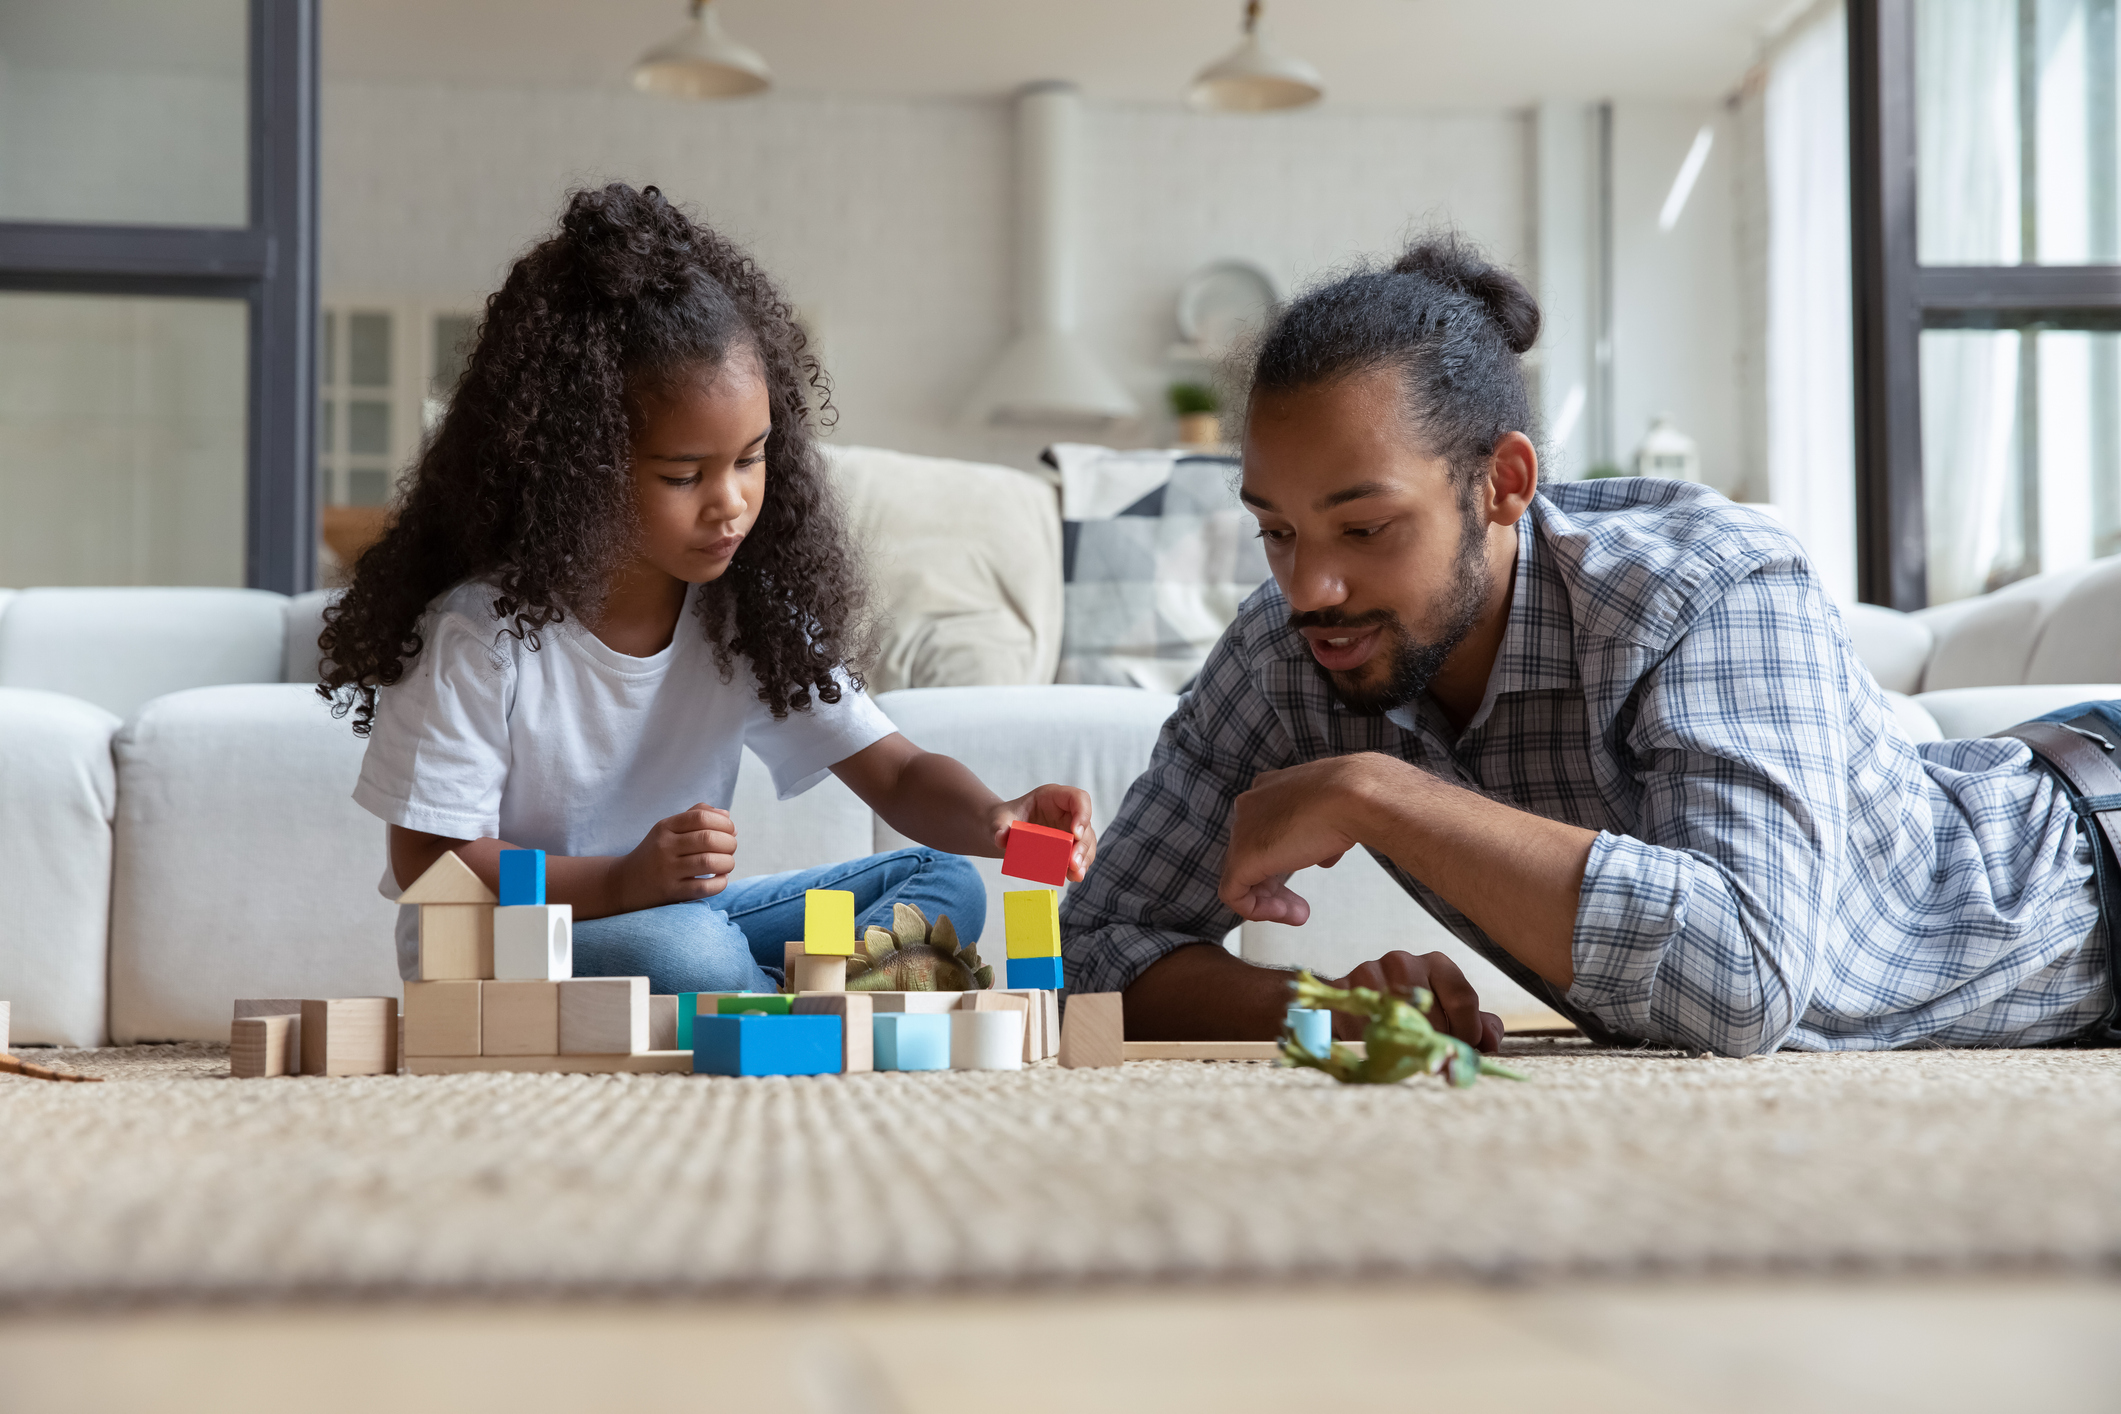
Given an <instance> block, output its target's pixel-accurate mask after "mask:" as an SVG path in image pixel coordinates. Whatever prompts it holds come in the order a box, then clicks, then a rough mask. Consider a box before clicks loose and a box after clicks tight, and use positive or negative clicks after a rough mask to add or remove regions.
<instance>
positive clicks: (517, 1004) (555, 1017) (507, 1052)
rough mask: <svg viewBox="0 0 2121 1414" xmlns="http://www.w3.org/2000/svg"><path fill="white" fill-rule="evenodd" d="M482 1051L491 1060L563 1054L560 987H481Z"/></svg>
mask: <svg viewBox="0 0 2121 1414" xmlns="http://www.w3.org/2000/svg"><path fill="white" fill-rule="evenodd" d="M479 1013H480V1015H479V1027H480V1031H479V1050H480V1053H481V1054H483V1055H488V1056H556V1055H558V1054H559V1053H560V984H559V983H557V982H482V983H480V984H479Z"/></svg>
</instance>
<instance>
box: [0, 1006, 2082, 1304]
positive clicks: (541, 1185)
mask: <svg viewBox="0 0 2121 1414" xmlns="http://www.w3.org/2000/svg"><path fill="white" fill-rule="evenodd" d="M1510 1050H1511V1055H1512V1061H1513V1063H1514V1064H1516V1065H1517V1066H1518V1067H1519V1068H1521V1069H1522V1070H1523V1071H1524V1072H1525V1073H1526V1074H1527V1075H1529V1076H1530V1082H1529V1083H1527V1084H1521V1085H1520V1084H1512V1083H1510V1082H1507V1081H1501V1080H1484V1081H1482V1082H1481V1083H1480V1084H1479V1085H1478V1086H1477V1087H1476V1088H1474V1089H1472V1090H1470V1091H1451V1090H1447V1089H1445V1088H1444V1087H1443V1086H1442V1085H1440V1084H1438V1083H1434V1082H1409V1083H1406V1084H1402V1085H1398V1086H1391V1087H1352V1086H1349V1087H1343V1086H1337V1085H1335V1084H1334V1083H1333V1082H1332V1081H1330V1080H1328V1079H1327V1078H1326V1077H1324V1076H1322V1075H1317V1074H1314V1073H1309V1072H1297V1071H1285V1070H1279V1069H1277V1068H1275V1067H1272V1066H1268V1065H1256V1064H1255V1065H1248V1064H1209V1065H1203V1064H1187V1063H1151V1064H1132V1065H1128V1066H1125V1067H1122V1068H1119V1069H1113V1070H1097V1071H1067V1070H1062V1069H1060V1068H1058V1067H1057V1066H1055V1065H1053V1064H1051V1063H1047V1064H1045V1065H1041V1066H1039V1067H1036V1068H1033V1069H1030V1070H1026V1071H1023V1072H1021V1073H972V1072H945V1073H937V1074H926V1075H861V1076H849V1077H826V1078H819V1079H793V1080H791V1079H764V1080H709V1079H702V1078H695V1077H686V1076H517V1075H464V1076H449V1077H435V1078H421V1079H413V1078H408V1077H388V1078H386V1077H373V1078H366V1079H349V1080H322V1079H292V1080H253V1081H235V1080H230V1079H229V1078H227V1059H226V1054H225V1051H224V1050H223V1049H222V1048H218V1047H208V1046H197V1045H187V1046H154V1047H134V1048H128V1049H123V1050H106V1051H56V1052H43V1053H41V1054H40V1058H41V1059H45V1060H47V1061H49V1062H50V1063H52V1064H63V1065H70V1066H72V1067H74V1068H77V1069H80V1070H83V1071H89V1072H93V1073H97V1074H102V1075H105V1076H107V1077H108V1078H109V1082H110V1083H108V1084H104V1085H55V1084H50V1083H42V1082H35V1081H28V1080H16V1079H4V1078H0V1152H4V1153H5V1155H6V1156H7V1162H5V1163H4V1164H0V1303H6V1304H10V1305H16V1306H20V1305H23V1304H29V1303H36V1302H41V1301H47V1300H52V1299H57V1298H65V1299H90V1300H94V1299H99V1298H110V1297H118V1298H127V1297H163V1296H207V1295H225V1296H274V1295H298V1294H302V1295H330V1296H341V1297H343V1296H349V1295H362V1294H375V1295H385V1294H404V1293H421V1294H437V1295H438V1294H449V1293H465V1294H482V1295H494V1294H522V1295H530V1294H551V1293H577V1294H587V1293H600V1292H608V1293H660V1292H670V1293H677V1292H701V1293H705V1292H714V1291H722V1292H728V1291H732V1290H743V1291H757V1290H767V1289H778V1290H808V1291H816V1290H857V1289H873V1288H877V1287H934V1286H946V1285H962V1284H980V1283H1004V1284H1042V1285H1053V1284H1067V1283H1075V1282H1087V1281H1112V1280H1147V1279H1153V1280H1165V1281H1170V1280H1177V1281H1187V1280H1210V1279H1217V1280H1268V1279H1277V1278H1287V1277H1296V1276H1305V1277H1321V1276H1325V1277H1333V1276H1353V1275H1364V1276H1396V1277H1404V1276H1419V1275H1423V1274H1454V1275H1468V1274H1470V1275H1478V1276H1490V1277H1496V1276H1501V1277H1512V1276H1539V1275H1560V1274H1566V1273H1601V1274H1625V1273H1653V1272H1654V1273H1673V1272H1684V1271H1695V1272H1698V1271H1731V1270H1804V1269H1811V1270H1837V1271H1845V1270H1854V1269H1870V1270H1895V1269H1907V1268H1939V1269H1950V1268H1980V1267H1993V1266H1997V1265H2008V1266H2017V1267H2028V1266H2031V1267H2074V1268H2092V1267H2098V1266H2102V1265H2106V1264H2110V1263H2111V1262H2112V1261H2113V1260H2114V1259H2115V1258H2116V1257H2117V1256H2121V1053H2117V1052H2052V1051H2016V1052H1971V1051H1926V1052H1902V1053H1898V1054H1891V1055H1831V1056H1817V1055H1782V1056H1775V1057H1769V1058H1763V1059H1756V1060H1746V1061H1734V1060H1713V1059H1695V1058H1689V1057H1684V1056H1677V1055H1672V1054H1666V1053H1642V1052H1633V1053H1620V1052H1610V1051H1606V1052H1601V1051H1596V1050H1593V1049H1591V1048H1589V1047H1587V1046H1584V1045H1583V1044H1581V1043H1577V1042H1547V1043H1538V1042H1516V1043H1512V1045H1511V1047H1510Z"/></svg>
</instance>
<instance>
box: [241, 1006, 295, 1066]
mask: <svg viewBox="0 0 2121 1414" xmlns="http://www.w3.org/2000/svg"><path fill="white" fill-rule="evenodd" d="M246 1016H291V1017H293V1018H294V1020H293V1021H292V1022H290V1023H289V1024H288V1027H287V1073H288V1074H289V1075H300V1074H301V1073H302V999H301V998H300V997H238V998H236V1014H235V1017H234V1018H233V1019H235V1020H238V1021H240V1020H242V1019H243V1018H244V1017H246Z"/></svg>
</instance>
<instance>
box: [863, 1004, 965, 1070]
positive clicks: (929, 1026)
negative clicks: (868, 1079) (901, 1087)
mask: <svg viewBox="0 0 2121 1414" xmlns="http://www.w3.org/2000/svg"><path fill="white" fill-rule="evenodd" d="M875 1026H876V1045H875V1047H874V1060H873V1061H872V1064H874V1065H875V1067H876V1068H877V1069H878V1070H948V1069H949V1068H950V1013H948V1012H945V1011H880V1012H878V1013H877V1014H876V1019H875Z"/></svg>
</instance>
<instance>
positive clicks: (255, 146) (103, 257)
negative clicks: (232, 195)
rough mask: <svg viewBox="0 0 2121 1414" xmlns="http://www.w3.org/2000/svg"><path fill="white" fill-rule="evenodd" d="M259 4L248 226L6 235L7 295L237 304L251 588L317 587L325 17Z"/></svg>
mask: <svg viewBox="0 0 2121 1414" xmlns="http://www.w3.org/2000/svg"><path fill="white" fill-rule="evenodd" d="M318 3H319V0H250V35H249V39H250V54H249V64H248V67H249V89H250V94H249V115H250V116H249V124H248V128H249V162H250V214H249V224H248V225H247V226H242V227H205V226H154V225H137V226H135V225H104V224H77V223H72V222H62V221H0V290H5V291H22V292H34V293H42V294H90V295H132V296H178V297H192V298H221V299H241V300H243V301H244V302H245V304H246V306H247V307H248V312H249V356H248V361H249V369H248V386H249V396H248V405H247V409H246V427H245V462H246V465H245V485H246V493H245V505H246V524H245V528H244V579H245V583H246V584H248V585H249V586H250V587H251V588H253V589H271V590H277V591H279V592H280V593H282V594H299V593H302V592H304V591H306V590H308V589H310V588H312V587H314V585H315V583H316V568H317V551H316V543H317V506H316V435H317V433H316V381H317V366H316V349H317V80H318V67H317V7H318Z"/></svg>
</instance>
